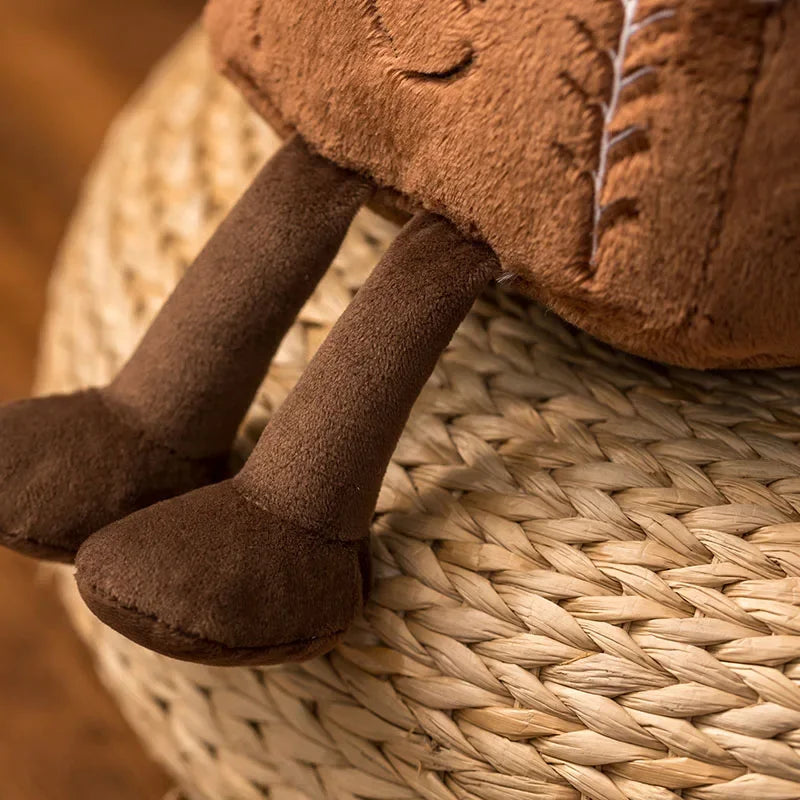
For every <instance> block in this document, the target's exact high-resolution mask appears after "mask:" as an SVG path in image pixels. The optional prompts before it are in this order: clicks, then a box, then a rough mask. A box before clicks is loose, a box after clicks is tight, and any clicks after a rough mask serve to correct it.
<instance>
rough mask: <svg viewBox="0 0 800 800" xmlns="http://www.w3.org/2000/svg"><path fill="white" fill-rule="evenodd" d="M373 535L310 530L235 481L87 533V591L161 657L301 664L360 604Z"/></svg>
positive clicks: (117, 624)
mask: <svg viewBox="0 0 800 800" xmlns="http://www.w3.org/2000/svg"><path fill="white" fill-rule="evenodd" d="M368 561H369V559H368V552H367V544H366V540H361V541H356V542H341V541H335V540H333V539H332V538H329V537H328V535H327V534H326V532H322V533H320V532H313V531H308V530H303V529H302V528H300V527H298V526H296V525H294V524H293V523H292V522H290V521H288V520H286V519H282V518H280V517H278V516H276V515H274V514H272V513H270V512H268V511H265V510H263V509H262V508H260V507H259V506H257V505H256V504H255V503H254V502H252V501H251V500H249V499H248V498H246V497H245V496H244V495H243V494H241V491H240V488H239V487H238V484H237V483H236V479H233V480H228V481H224V482H222V483H219V484H216V485H215V486H209V487H206V488H204V489H199V490H197V491H194V492H190V493H189V494H186V495H183V496H181V497H176V498H174V499H172V500H167V501H165V502H163V503H159V504H157V505H155V506H152V507H151V508H147V509H144V510H143V511H139V512H137V513H136V514H133V515H131V516H130V517H127V518H126V519H123V520H120V521H119V522H116V523H115V524H113V525H110V526H109V527H107V528H105V529H103V530H101V531H99V532H98V533H96V534H94V535H93V536H91V537H90V538H89V539H88V540H87V541H86V543H85V544H84V545H83V547H82V548H81V550H80V552H79V554H78V558H77V561H76V564H77V580H78V588H79V589H80V592H81V595H82V596H83V599H84V600H85V601H86V604H87V605H88V606H89V608H90V609H91V610H92V611H93V612H94V613H95V615H96V616H98V617H99V618H100V619H101V620H103V621H104V622H105V623H106V624H108V625H109V626H111V627H112V628H115V629H116V630H117V631H119V632H120V633H122V634H124V635H125V636H127V637H128V638H129V639H132V640H133V641H135V642H138V643H139V644H141V645H143V646H145V647H147V648H149V649H151V650H155V651H157V652H159V653H163V654H164V655H167V656H171V657H173V658H179V659H183V660H186V661H199V662H202V663H206V664H216V665H242V664H260V665H263V664H273V663H279V662H283V661H301V660H305V659H307V658H311V657H313V656H316V655H321V654H322V653H325V652H327V651H328V650H330V649H331V648H332V647H333V646H334V645H335V644H336V642H337V641H338V640H339V639H340V638H341V636H342V635H343V634H344V632H345V630H346V629H347V628H348V626H349V625H350V623H351V622H352V621H353V618H354V617H355V615H356V614H357V613H358V612H359V611H360V609H361V607H362V605H363V601H364V594H365V590H366V582H367V576H366V572H367V569H368V567H367V564H368Z"/></svg>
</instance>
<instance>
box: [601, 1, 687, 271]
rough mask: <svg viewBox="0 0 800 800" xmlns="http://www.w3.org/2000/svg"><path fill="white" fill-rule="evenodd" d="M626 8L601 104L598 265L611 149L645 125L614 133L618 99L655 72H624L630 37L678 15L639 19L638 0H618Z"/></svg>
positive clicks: (668, 13)
mask: <svg viewBox="0 0 800 800" xmlns="http://www.w3.org/2000/svg"><path fill="white" fill-rule="evenodd" d="M619 2H620V3H621V4H622V9H623V20H622V29H621V31H620V35H619V41H618V43H617V47H616V48H615V49H613V48H612V49H611V50H609V51H608V56H609V58H610V59H611V68H612V81H611V96H610V97H609V99H608V102H607V103H603V104H602V110H603V133H602V135H601V137H600V154H599V158H598V162H597V169H596V170H595V171H594V172H593V173H592V177H593V179H594V219H593V226H592V255H591V259H590V263H591V265H592V266H594V265H595V262H596V259H597V250H598V248H599V246H600V230H601V225H602V222H603V214H604V213H605V211H606V210H607V209H608V208H609V206H610V204H609V205H605V206H604V205H603V189H604V188H605V184H606V178H607V177H608V161H609V156H610V154H611V151H612V150H613V149H614V148H615V147H616V146H617V145H619V144H621V143H622V142H624V141H625V140H626V139H627V138H628V137H630V136H631V135H633V134H635V133H638V132H640V131H642V130H644V129H643V127H642V126H641V125H630V126H628V127H627V128H625V129H624V130H622V131H619V132H617V133H614V131H613V127H612V126H613V124H614V118H615V117H616V114H617V109H618V108H619V101H620V96H621V94H622V91H623V90H624V89H626V88H627V87H628V86H631V85H632V84H634V83H636V81H638V80H640V79H641V78H643V77H645V76H646V75H650V74H652V73H653V72H655V68H654V67H640V68H639V69H636V70H634V71H633V72H631V73H629V74H627V75H626V74H625V59H626V57H627V55H628V44H629V43H630V40H631V39H632V38H633V37H634V36H635V35H636V34H637V33H639V32H640V31H643V30H644V29H645V28H647V27H649V26H650V25H652V24H654V23H656V22H661V21H662V20H666V19H670V18H671V17H673V16H674V15H675V12H674V10H672V9H661V10H659V11H655V12H653V13H652V14H650V15H649V16H647V17H645V18H644V19H641V20H639V21H638V22H637V21H636V12H637V11H638V10H639V0H619Z"/></svg>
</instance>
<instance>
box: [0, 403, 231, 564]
mask: <svg viewBox="0 0 800 800" xmlns="http://www.w3.org/2000/svg"><path fill="white" fill-rule="evenodd" d="M226 460H227V457H219V458H212V459H186V458H182V457H180V456H179V455H177V454H176V453H175V452H173V451H172V450H170V449H168V448H166V447H162V446H160V445H159V444H158V443H156V442H154V441H151V440H149V439H148V438H147V437H145V436H144V435H143V434H142V433H141V432H140V431H138V430H137V429H136V425H135V422H134V421H133V420H130V419H126V418H125V415H124V414H123V413H122V412H121V411H120V410H117V409H115V408H114V407H113V406H112V405H109V403H108V401H107V400H106V399H104V397H103V395H102V394H101V392H100V391H99V390H96V389H89V390H86V391H82V392H76V393H75V394H70V395H57V396H52V397H42V398H35V399H33V400H25V401H22V402H19V403H13V404H11V405H9V406H6V407H4V408H0V543H2V544H4V545H6V546H7V547H10V548H13V549H14V550H18V551H19V552H22V553H25V554H26V555H31V556H34V557H36V558H45V559H50V560H55V561H72V560H73V559H74V557H75V553H76V552H77V550H78V547H79V546H80V545H81V543H82V542H83V541H84V539H86V537H87V536H89V535H90V534H91V533H94V531H96V530H99V529H100V528H102V527H104V526H105V525H108V524H109V523H110V522H113V521H114V520H117V519H121V518H122V517H125V516H127V515H128V514H130V513H131V512H133V511H136V510H137V509H139V508H143V507H145V506H149V505H151V504H152V503H155V502H157V501H159V500H163V499H164V498H167V497H172V496H174V495H176V494H181V493H183V492H186V491H189V490H191V489H194V488H196V487H197V486H201V485H204V484H207V483H210V482H212V481H214V480H219V479H220V478H221V477H223V472H224V468H225V465H226Z"/></svg>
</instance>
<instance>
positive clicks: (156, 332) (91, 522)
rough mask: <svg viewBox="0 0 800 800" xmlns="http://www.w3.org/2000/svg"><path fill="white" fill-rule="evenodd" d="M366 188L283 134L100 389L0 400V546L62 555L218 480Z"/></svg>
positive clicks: (63, 557)
mask: <svg viewBox="0 0 800 800" xmlns="http://www.w3.org/2000/svg"><path fill="white" fill-rule="evenodd" d="M371 192H372V188H371V186H370V185H369V183H368V182H366V181H364V180H363V179H362V178H360V177H358V176H356V175H355V174H353V173H352V172H349V171H347V170H344V169H341V168H339V167H337V166H335V165H333V164H331V163H330V162H329V161H327V160H326V159H324V158H321V157H320V156H317V155H313V154H311V153H310V152H309V151H308V150H307V148H306V146H305V145H304V144H303V142H302V141H301V140H300V139H299V138H295V139H293V140H291V141H289V142H288V143H287V144H285V145H284V147H283V148H282V149H281V150H280V151H279V152H278V153H277V154H276V155H275V156H274V158H273V159H272V160H271V161H270V162H269V163H268V164H267V166H266V167H265V168H264V169H263V170H262V172H261V173H260V174H259V175H258V177H256V179H255V181H254V182H253V185H252V186H251V187H250V189H249V190H248V191H247V192H246V193H245V195H244V196H243V197H242V199H241V200H240V201H239V203H238V204H237V205H236V206H235V208H234V209H233V210H232V211H231V212H230V214H229V216H228V217H227V218H226V220H225V221H224V222H223V223H222V225H221V226H220V228H219V229H218V230H217V232H216V233H215V234H214V236H213V237H212V238H211V240H210V241H209V243H208V244H207V246H206V247H205V248H204V250H203V251H202V252H201V253H200V255H199V256H198V258H197V260H196V261H195V262H194V264H193V265H192V266H191V267H190V268H189V270H188V271H187V273H186V275H185V276H184V278H183V279H182V280H181V282H180V283H179V284H178V287H177V288H176V289H175V292H174V293H173V295H172V296H171V298H170V299H169V300H168V301H167V303H166V304H165V305H164V307H163V309H162V310H161V311H160V313H159V315H158V317H157V318H156V320H155V321H154V322H153V324H152V326H151V327H150V329H149V331H148V332H147V334H146V335H145V337H144V339H143V341H142V342H141V344H140V345H139V347H138V348H137V350H136V352H135V353H134V354H133V356H132V357H131V359H130V361H129V362H128V364H127V365H126V366H125V367H124V368H123V369H122V371H121V373H120V375H119V376H118V377H117V379H116V380H115V381H114V382H113V383H112V384H111V385H110V386H107V387H104V388H103V389H101V390H91V391H87V392H78V393H76V394H74V395H67V396H60V397H59V396H57V397H49V398H39V399H36V400H27V401H24V402H21V403H16V404H12V405H10V406H6V407H5V408H2V409H0V542H2V543H3V544H5V545H7V546H9V547H12V548H14V549H16V550H19V551H21V552H24V553H26V554H29V555H33V556H36V557H39V558H52V559H57V560H62V561H70V560H72V558H73V557H74V555H75V552H76V551H77V548H78V546H79V545H80V544H81V542H82V541H83V540H84V539H85V538H86V537H87V536H88V535H89V534H91V533H93V532H94V531H96V530H98V529H99V528H101V527H103V526H104V525H107V524H109V523H110V522H113V521H114V520H117V519H120V518H121V517H124V516H125V515H126V514H130V513H131V512H132V511H135V510H137V509H139V508H144V507H145V506H148V505H150V504H151V503H154V502H156V501H158V500H162V499H164V498H167V497H172V496H173V495H175V494H180V493H182V492H186V491H189V490H190V489H194V488H197V487H198V486H203V485H205V484H206V483H209V482H211V481H213V480H218V479H220V478H222V477H224V467H225V466H226V464H227V460H228V452H229V448H230V445H231V443H232V440H233V437H234V435H235V433H236V429H237V427H238V425H239V423H240V422H241V419H242V417H243V416H244V413H245V411H246V410H247V407H248V406H249V404H250V402H251V401H252V399H253V395H254V393H255V391H256V388H257V387H258V385H259V383H260V382H261V380H262V379H263V377H264V373H265V371H266V368H267V365H268V364H269V361H270V359H271V358H272V355H273V354H274V352H275V350H276V349H277V347H278V345H279V343H280V341H281V339H282V338H283V335H284V334H285V332H286V331H287V330H288V328H289V326H290V325H291V324H292V322H293V321H294V318H295V316H296V314H297V312H298V311H299V309H300V307H301V306H302V305H303V303H304V302H305V301H306V299H307V298H308V297H309V295H310V294H311V292H312V291H313V289H314V287H315V286H316V285H317V282H318V281H319V279H320V278H321V277H322V275H323V274H324V272H325V270H326V269H327V267H328V265H329V264H330V262H331V260H332V259H333V256H334V255H335V253H336V251H337V250H338V248H339V245H340V244H341V241H342V239H343V238H344V235H345V233H346V232H347V229H348V226H349V224H350V222H351V220H352V218H353V215H354V214H355V212H356V211H357V210H358V208H359V207H360V206H361V204H362V203H363V202H364V200H366V199H367V198H368V197H369V195H370V194H371Z"/></svg>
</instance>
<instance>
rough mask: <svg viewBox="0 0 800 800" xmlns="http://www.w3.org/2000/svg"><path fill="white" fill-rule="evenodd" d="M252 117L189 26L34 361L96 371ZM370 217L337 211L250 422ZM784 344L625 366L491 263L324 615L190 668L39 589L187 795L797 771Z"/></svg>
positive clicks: (277, 388)
mask: <svg viewBox="0 0 800 800" xmlns="http://www.w3.org/2000/svg"><path fill="white" fill-rule="evenodd" d="M275 146H276V139H275V137H274V135H273V134H271V133H270V132H269V131H268V130H267V129H266V128H265V126H264V125H263V124H262V123H261V122H260V121H259V120H258V119H257V118H256V117H255V116H254V115H253V114H252V113H251V112H250V111H249V110H248V109H247V107H246V106H245V105H244V103H243V102H242V101H241V100H240V99H239V98H238V96H237V95H236V94H235V93H234V92H233V90H232V89H230V88H228V87H227V86H226V85H224V84H223V83H222V82H221V81H220V80H218V79H217V78H216V77H214V75H213V74H212V72H211V70H210V67H209V64H208V62H207V59H206V56H205V50H204V42H203V40H202V37H201V36H200V35H199V34H193V35H191V36H190V37H189V39H187V41H186V42H184V43H183V44H182V45H181V46H180V47H179V48H178V50H177V51H176V52H175V53H174V54H173V55H172V56H171V57H170V58H169V59H168V61H167V62H166V64H165V65H164V66H163V67H162V68H161V69H160V71H159V72H158V73H157V74H156V75H155V77H154V78H153V79H152V81H151V82H150V83H149V85H148V86H147V88H146V89H145V90H144V92H143V93H142V94H141V95H140V96H139V97H138V99H137V100H136V101H135V102H134V103H133V105H132V106H131V108H130V109H129V111H128V112H127V113H126V114H124V115H123V117H122V118H121V120H120V121H119V123H118V124H117V125H116V127H115V128H114V130H113V132H112V134H111V136H110V138H109V141H108V143H107V146H106V148H105V150H104V152H103V154H102V157H101V158H100V160H99V162H98V165H97V167H96V169H95V171H94V174H93V175H92V176H91V179H90V180H89V183H88V187H87V191H86V195H85V198H84V201H83V204H82V206H81V208H80V211H79V213H78V215H77V218H76V220H75V223H74V226H73V228H72V231H71V233H70V234H69V237H68V241H67V243H66V245H65V248H64V251H63V256H62V258H61V262H60V266H59V268H58V271H57V274H56V277H55V279H54V282H53V285H52V296H51V311H50V316H49V321H48V325H47V330H46V336H45V345H44V352H43V358H42V367H41V379H40V388H41V389H42V390H43V391H45V390H67V389H71V388H73V387H77V386H82V385H85V384H92V383H98V382H102V381H105V380H107V379H108V378H109V377H110V376H111V375H112V374H113V373H114V372H115V370H116V369H117V368H118V366H119V364H120V362H121V360H122V359H123V358H124V357H125V356H126V354H128V353H129V352H130V351H131V349H132V348H133V347H134V345H135V343H136V341H137V339H138V338H139V336H140V335H141V334H142V332H143V330H144V328H145V327H146V325H147V323H148V321H149V320H150V319H151V318H152V316H153V314H154V313H155V312H156V310H157V309H158V307H159V304H160V303H161V302H162V300H163V299H164V297H165V295H166V294H167V293H168V292H169V290H170V288H171V287H172V285H173V284H174V283H175V281H176V280H177V279H178V277H179V275H180V274H181V271H182V270H183V269H184V268H185V266H186V264H187V263H188V262H189V261H190V260H191V258H192V257H193V255H194V254H195V253H196V252H197V250H198V249H199V247H200V246H201V244H202V243H203V241H204V240H205V238H206V237H207V236H208V235H209V234H210V232H211V231H212V229H213V227H214V225H215V224H216V223H217V221H218V220H219V219H220V217H221V215H222V214H223V213H224V212H225V209H226V208H228V207H229V206H230V205H231V203H232V202H233V200H234V199H235V198H236V196H237V195H238V194H239V193H240V192H241V191H242V189H243V188H244V187H245V185H246V184H247V182H248V179H249V177H250V176H251V175H252V174H253V173H254V171H255V170H256V169H257V168H258V166H259V165H260V163H261V162H262V161H263V160H264V158H265V157H266V156H267V155H268V154H269V152H271V151H272V150H273V149H274V148H275ZM394 232H395V231H394V229H393V228H392V226H390V225H389V224H387V223H385V222H382V221H381V220H379V219H378V218H376V217H375V216H373V215H371V214H369V213H364V214H362V215H361V216H360V217H359V218H358V220H357V222H356V224H355V226H354V228H353V230H352V232H351V234H350V236H349V238H348V240H347V243H346V246H345V247H344V249H343V252H342V253H341V254H340V256H339V257H338V259H337V261H336V264H335V266H334V268H333V269H332V270H331V272H330V274H329V275H328V277H327V278H326V279H325V281H324V282H323V284H322V286H321V287H320V289H319V291H318V292H317V293H316V294H315V296H314V297H313V299H312V300H311V302H310V303H309V304H308V306H307V307H306V308H305V310H304V311H303V313H302V315H301V317H300V320H299V321H298V323H297V324H296V325H295V327H294V328H293V329H292V331H291V333H290V334H289V336H288V338H287V340H286V342H285V344H284V346H283V348H282V349H281V352H280V355H279V357H278V359H277V360H276V363H275V365H274V366H273V369H272V371H271V372H270V374H269V376H268V378H267V380H266V382H265V383H264V386H263V388H262V390H261V393H260V396H259V400H258V403H257V404H256V406H255V407H254V409H253V410H252V413H251V415H250V418H249V420H248V422H247V423H246V425H245V426H244V430H243V434H242V437H241V447H242V449H243V451H246V450H247V448H248V447H249V446H251V445H252V443H253V441H254V439H255V437H256V436H257V433H258V431H259V429H260V427H261V426H262V425H263V423H264V421H265V419H266V418H267V417H268V415H269V413H270V411H271V409H273V408H275V407H276V405H277V404H279V403H280V402H281V400H282V399H283V398H284V397H285V395H286V393H287V391H288V390H289V388H290V387H291V386H292V384H293V383H294V381H295V380H296V379H297V377H298V375H299V374H300V372H301V370H302V369H303V366H304V365H305V363H306V362H307V361H308V359H309V357H310V355H311V354H312V353H313V352H314V350H315V348H316V347H317V346H318V344H319V343H320V341H321V340H322V338H323V337H324V336H325V334H326V332H327V331H328V329H329V328H330V326H331V325H332V324H333V322H334V321H335V319H336V318H337V317H338V315H339V314H340V312H341V311H342V310H343V309H344V307H345V306H346V304H347V302H348V300H349V299H350V297H351V295H352V293H353V291H354V290H355V289H356V288H357V286H358V285H359V283H360V282H361V281H362V280H363V278H364V275H365V273H366V272H367V271H368V270H369V269H370V268H371V266H372V265H373V264H374V263H375V261H376V259H377V258H378V257H379V255H380V253H381V252H382V250H383V249H384V248H385V247H386V245H387V242H388V241H389V240H390V239H391V237H392V236H393V235H394ZM799 413H800V372H798V371H787V370H783V371H774V372H760V373H756V372H746V373H739V374H735V373H713V374H698V373H693V372H689V371H682V370H674V369H666V368H662V367H657V366H653V365H649V364H646V363H643V362H641V361H638V360H636V359H633V358H630V357H628V356H625V355H622V354H620V353H618V352H615V351H613V350H611V349H609V348H606V347H604V346H602V345H599V344H597V343H596V342H594V341H593V340H591V339H589V338H588V337H586V336H583V335H580V334H576V333H575V332H573V331H571V330H569V329H568V328H567V327H566V326H564V325H563V324H561V323H560V322H559V321H558V320H557V319H556V318H555V317H553V316H552V315H548V314H547V313H545V312H543V311H542V310H541V309H539V308H537V307H535V306H532V305H530V304H527V303H525V302H521V301H519V300H518V299H516V298H514V297H512V296H510V295H508V294H505V293H502V292H500V293H496V292H492V293H490V294H488V295H487V296H486V297H485V298H484V299H482V300H481V301H480V302H479V303H478V305H477V306H476V307H475V309H474V311H473V312H472V313H471V314H470V316H469V318H468V319H467V320H466V322H465V323H464V324H463V325H462V326H461V328H460V330H459V332H458V334H457V335H456V337H455V339H454V341H453V343H452V346H451V347H450V349H449V350H448V351H447V353H446V354H445V356H444V357H443V358H442V360H441V362H440V364H439V366H438V367H437V369H436V372H435V375H434V376H433V378H432V380H431V381H430V383H429V385H428V387H427V388H426V390H425V392H424V394H423V396H422V398H421V399H420V401H419V403H418V404H417V408H416V411H415V413H414V415H413V418H412V420H411V421H410V423H409V425H408V428H407V430H406V432H405V435H404V437H403V439H402V442H401V443H400V446H399V447H398V450H397V452H396V453H395V456H394V460H393V462H392V465H391V467H390V469H389V472H388V475H387V477H386V481H385V485H384V489H383V492H382V495H381V498H380V507H379V512H380V513H379V515H378V517H377V519H376V522H375V526H374V553H375V564H376V570H377V578H378V580H377V585H376V589H375V593H374V596H373V598H372V600H371V602H370V604H369V607H368V608H367V610H366V613H365V616H364V619H363V620H361V621H360V622H359V623H358V624H357V626H356V628H355V629H354V630H353V631H352V633H351V635H350V636H349V638H348V640H347V644H345V645H343V646H341V647H339V648H338V649H337V650H336V651H335V652H334V653H333V654H331V655H330V656H329V657H327V658H325V659H321V660H317V661H314V662H311V663H309V664H306V665H302V666H290V667H280V668H275V669H269V670H252V669H231V670H220V669H208V668H203V667H197V666H192V665H187V664H182V663H178V662H173V661H169V660H167V659H164V658H161V657H159V656H156V655H153V654H151V653H148V652H146V651H144V650H142V649H140V648H138V647H137V646H135V645H133V644H130V643H129V642H127V641H126V640H124V639H122V638H120V637H119V636H117V635H116V634H114V633H112V632H110V631H108V630H107V629H105V628H104V627H102V626H101V625H100V624H99V623H97V622H96V621H95V620H94V619H93V618H92V617H91V616H90V615H89V614H88V612H87V611H85V610H84V608H83V607H82V606H81V604H80V601H79V600H78V598H77V595H76V593H75V591H74V589H73V588H72V582H71V577H70V574H69V572H68V571H66V570H64V571H62V572H61V573H60V574H61V577H62V578H63V583H64V588H65V596H66V599H67V602H68V604H69V606H70V608H71V611H72V613H73V616H74V619H75V622H76V624H77V625H78V627H79V628H80V630H81V632H82V634H83V635H84V637H85V638H86V640H87V642H88V643H89V644H90V646H91V647H92V648H93V649H94V650H95V652H96V654H97V661H98V665H99V669H100V671H101V673H102V675H103V677H104V679H105V681H106V682H107V684H108V685H109V686H110V688H111V690H112V691H113V692H114V693H115V694H116V696H117V697H118V698H119V702H120V704H121V706H122V708H123V709H124V711H125V713H126V714H127V716H128V718H129V719H130V720H131V722H132V724H133V725H134V726H135V727H136V728H137V730H138V731H139V732H140V733H141V735H142V737H143V739H144V740H145V741H146V742H147V744H148V745H149V746H150V747H151V749H152V750H153V752H154V753H155V754H156V755H157V757H158V758H159V759H161V760H162V761H163V762H165V763H166V764H167V766H168V767H169V769H170V770H171V771H172V772H173V774H174V775H175V776H176V778H177V779H178V780H179V781H180V783H181V785H182V786H183V788H184V791H185V793H186V796H187V797H188V798H192V799H193V800H198V799H202V800H226V799H228V798H231V799H234V798H235V800H250V799H253V800H255V799H256V798H258V799H259V800H263V798H264V797H269V798H273V800H322V798H333V799H334V800H356V799H357V798H361V799H362V800H412V799H415V798H426V800H456V799H458V800H579V798H592V800H625V799H626V798H627V799H628V800H676V798H679V797H681V798H686V800H689V799H691V800H789V799H790V798H798V797H800V757H798V752H799V748H800V610H799V606H800V450H799V449H798V446H797V442H798V439H800V416H799V415H798V414H799Z"/></svg>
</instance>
